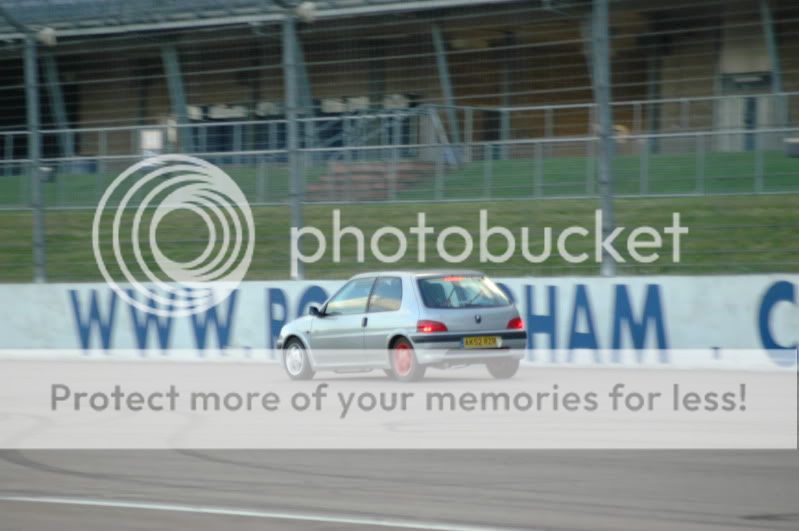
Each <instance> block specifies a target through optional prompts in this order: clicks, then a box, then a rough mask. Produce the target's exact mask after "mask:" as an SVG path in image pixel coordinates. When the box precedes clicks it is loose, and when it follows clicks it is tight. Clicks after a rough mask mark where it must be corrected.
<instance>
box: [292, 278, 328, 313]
mask: <svg viewBox="0 0 799 531" xmlns="http://www.w3.org/2000/svg"><path fill="white" fill-rule="evenodd" d="M326 300H327V292H326V291H325V290H324V289H322V287H321V286H317V285H312V286H308V289H306V290H305V291H304V292H303V294H302V296H301V297H300V302H299V303H298V304H297V317H302V316H303V315H305V313H306V312H307V311H308V305H309V304H314V303H315V304H322V303H323V302H325V301H326Z"/></svg>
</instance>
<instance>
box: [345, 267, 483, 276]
mask: <svg viewBox="0 0 799 531" xmlns="http://www.w3.org/2000/svg"><path fill="white" fill-rule="evenodd" d="M445 275H465V276H485V273H483V272H482V271H476V270H474V269H417V270H414V269H401V270H396V271H370V272H366V273H359V274H357V275H354V276H353V277H352V278H364V277H376V276H381V277H388V276H402V277H404V276H410V277H414V278H422V277H439V276H445Z"/></svg>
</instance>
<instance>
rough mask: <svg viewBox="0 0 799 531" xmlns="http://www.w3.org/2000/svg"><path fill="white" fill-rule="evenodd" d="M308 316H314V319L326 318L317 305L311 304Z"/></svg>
mask: <svg viewBox="0 0 799 531" xmlns="http://www.w3.org/2000/svg"><path fill="white" fill-rule="evenodd" d="M308 314H309V315H313V316H314V317H324V316H325V314H324V312H323V311H322V310H321V309H320V308H319V306H317V305H316V304H311V305H310V306H308Z"/></svg>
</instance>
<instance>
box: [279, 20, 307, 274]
mask: <svg viewBox="0 0 799 531" xmlns="http://www.w3.org/2000/svg"><path fill="white" fill-rule="evenodd" d="M295 31H296V20H295V18H294V14H293V13H291V12H287V13H286V15H285V18H284V19H283V85H284V87H283V88H284V94H285V102H284V105H285V111H286V153H287V156H288V163H289V179H290V181H289V182H290V186H289V190H290V192H289V195H290V199H291V201H290V203H291V227H292V228H295V229H300V228H302V225H303V222H302V195H303V182H302V173H301V171H300V152H299V149H298V148H299V138H298V135H299V130H298V127H297V58H296V57H297V55H296V51H295V49H294V46H295V43H296V42H297V39H296V38H295V36H294V32H295ZM297 246H298V247H300V248H302V242H301V241H298V242H297ZM304 276H305V271H304V267H303V266H302V262H300V263H298V264H297V274H296V275H295V279H298V280H302V279H303V278H304Z"/></svg>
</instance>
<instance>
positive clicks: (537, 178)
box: [533, 141, 544, 197]
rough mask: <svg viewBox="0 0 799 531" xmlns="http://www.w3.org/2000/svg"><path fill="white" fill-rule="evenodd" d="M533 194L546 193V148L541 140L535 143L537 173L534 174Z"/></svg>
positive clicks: (540, 195)
mask: <svg viewBox="0 0 799 531" xmlns="http://www.w3.org/2000/svg"><path fill="white" fill-rule="evenodd" d="M533 195H535V197H542V196H543V195H544V149H543V146H541V142H540V141H538V142H536V143H535V173H534V174H533Z"/></svg>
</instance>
